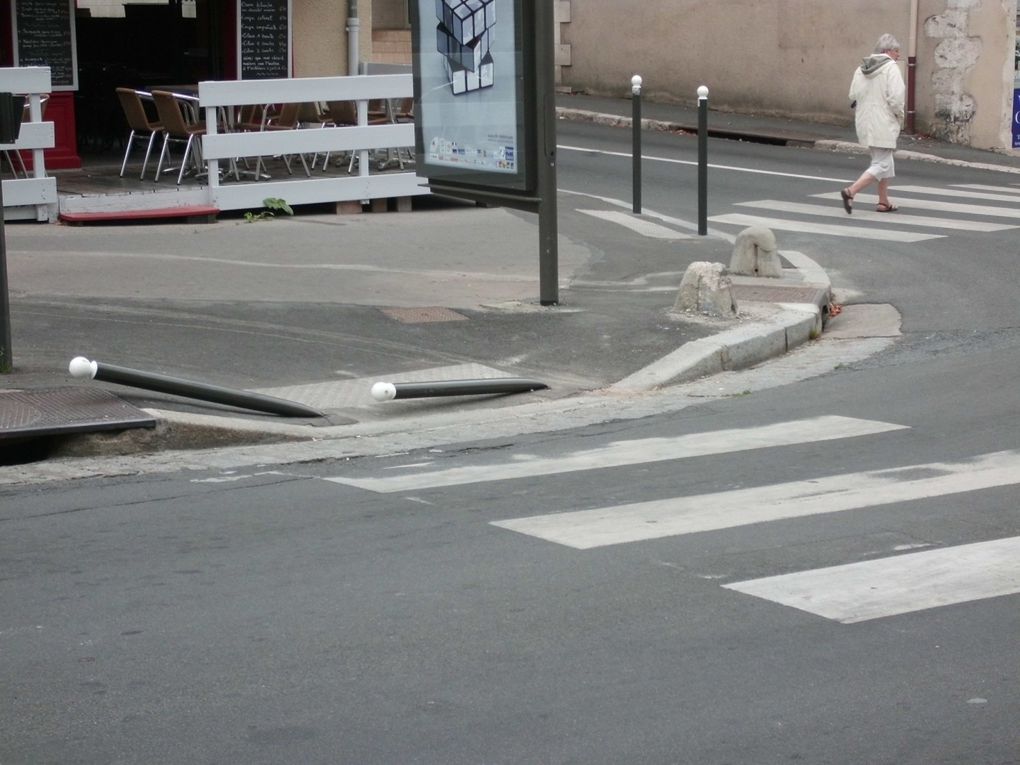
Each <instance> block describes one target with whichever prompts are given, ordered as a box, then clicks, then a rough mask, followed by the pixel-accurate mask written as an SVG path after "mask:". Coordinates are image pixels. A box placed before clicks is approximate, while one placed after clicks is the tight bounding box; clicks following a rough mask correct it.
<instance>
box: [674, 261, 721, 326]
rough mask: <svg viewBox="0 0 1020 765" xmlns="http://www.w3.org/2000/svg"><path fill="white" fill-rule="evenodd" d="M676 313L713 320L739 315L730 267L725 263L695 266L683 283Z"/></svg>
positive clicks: (696, 263)
mask: <svg viewBox="0 0 1020 765" xmlns="http://www.w3.org/2000/svg"><path fill="white" fill-rule="evenodd" d="M673 310H674V311H677V312H681V311H695V312H697V313H701V314H706V315H709V316H720V317H732V316H735V315H736V313H737V302H736V300H735V299H734V297H733V286H732V284H731V283H730V277H729V274H728V273H727V271H726V266H724V265H723V264H722V263H706V262H704V261H698V262H695V263H691V264H690V265H689V266H688V267H687V270H686V271H684V278H683V279H682V280H681V281H680V292H679V293H678V294H677V297H676V302H675V303H674V305H673Z"/></svg>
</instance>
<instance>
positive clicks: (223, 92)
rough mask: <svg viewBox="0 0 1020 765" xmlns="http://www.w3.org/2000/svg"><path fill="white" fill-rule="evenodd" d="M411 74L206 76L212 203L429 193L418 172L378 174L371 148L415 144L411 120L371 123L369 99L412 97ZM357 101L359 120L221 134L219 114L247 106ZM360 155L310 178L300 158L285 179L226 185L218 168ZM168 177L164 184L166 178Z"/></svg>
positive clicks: (230, 206)
mask: <svg viewBox="0 0 1020 765" xmlns="http://www.w3.org/2000/svg"><path fill="white" fill-rule="evenodd" d="M412 89H413V86H412V80H411V75H409V74H388V75H356V76H348V77H304V78H294V79H280V80H239V81H229V82H228V81H208V82H201V83H199V85H198V100H199V107H200V108H201V109H204V110H205V117H206V126H207V131H208V132H207V133H206V135H205V136H204V138H203V140H202V155H203V157H204V159H205V161H206V163H207V165H208V171H209V175H208V178H209V187H208V191H209V204H211V205H213V206H215V207H217V208H219V209H220V210H245V209H252V208H259V207H262V206H263V202H264V200H265V199H267V198H276V199H283V200H284V201H286V202H287V203H288V204H290V205H295V204H310V203H317V202H344V201H368V200H372V199H379V198H389V197H409V196H414V195H418V194H427V193H428V189H427V188H426V187H425V186H424V185H423V183H424V180H423V179H420V178H418V176H417V175H415V173H414V172H413V171H409V172H372V162H371V161H370V153H371V152H373V151H376V150H387V149H393V150H395V149H398V148H406V147H413V146H414V125H413V124H411V123H401V124H384V125H372V126H369V125H368V102H369V101H370V100H376V99H386V100H392V99H402V98H410V97H411V95H412ZM327 101H355V102H356V103H357V105H358V123H359V124H358V125H357V126H350V127H325V128H321V129H320V128H307V127H305V128H300V129H294V130H273V131H253V132H220V131H219V128H218V127H217V125H218V124H220V121H219V120H218V119H217V116H218V114H219V113H220V112H221V111H222V110H223V109H224V108H225V107H227V108H230V109H236V108H237V107H240V106H245V105H252V104H255V105H258V104H280V103H295V102H297V103H307V102H322V103H324V102H327ZM352 151H353V152H358V153H359V162H358V174H357V175H350V176H347V177H329V176H322V175H321V174H318V175H317V174H316V173H314V172H313V173H312V177H311V178H309V177H306V176H305V175H304V173H303V170H302V169H301V166H300V163H296V168H295V174H294V175H293V176H289V177H288V178H287V179H286V180H273V179H270V180H258V179H252V180H251V181H250V182H236V181H234V180H233V176H232V175H231V176H230V178H231V180H230V181H229V182H222V181H221V180H220V170H221V169H222V170H224V171H225V172H224V175H225V176H226V171H227V170H228V168H229V164H228V163H229V162H230V161H231V160H233V159H235V158H238V157H258V156H277V155H286V154H290V155H297V154H304V155H314V154H323V153H325V152H332V153H333V154H334V156H335V155H337V154H339V153H343V152H352ZM161 182H162V181H161Z"/></svg>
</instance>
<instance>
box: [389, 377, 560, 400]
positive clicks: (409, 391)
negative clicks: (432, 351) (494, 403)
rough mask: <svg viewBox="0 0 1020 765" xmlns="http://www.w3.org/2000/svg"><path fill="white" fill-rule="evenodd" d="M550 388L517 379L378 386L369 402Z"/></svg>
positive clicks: (533, 381) (532, 381)
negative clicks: (372, 399) (371, 400)
mask: <svg viewBox="0 0 1020 765" xmlns="http://www.w3.org/2000/svg"><path fill="white" fill-rule="evenodd" d="M548 387H549V386H548V385H546V384H545V383H541V382H537V381H536V380H524V379H522V378H520V377H495V378H490V379H487V380H441V381H438V382H406V383H388V382H377V383H376V384H375V385H373V386H372V398H374V399H375V400H376V401H389V400H391V399H394V398H425V397H429V396H483V395H486V394H490V393H527V392H528V391H533V390H544V389H546V388H548Z"/></svg>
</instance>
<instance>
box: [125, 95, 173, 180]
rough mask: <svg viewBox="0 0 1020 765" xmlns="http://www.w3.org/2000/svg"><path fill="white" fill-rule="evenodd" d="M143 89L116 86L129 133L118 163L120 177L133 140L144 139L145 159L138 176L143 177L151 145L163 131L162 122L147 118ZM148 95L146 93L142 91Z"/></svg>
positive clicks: (133, 143)
mask: <svg viewBox="0 0 1020 765" xmlns="http://www.w3.org/2000/svg"><path fill="white" fill-rule="evenodd" d="M143 93H144V91H140V90H134V89H132V88H117V98H118V99H119V100H120V107H121V109H123V110H124V119H126V120H127V124H128V127H129V128H130V129H131V134H130V135H128V140H127V149H125V151H124V161H123V162H121V163H120V177H121V178H123V177H124V171H125V170H126V169H127V163H128V157H129V156H130V155H131V149H133V148H134V145H135V141H146V147H145V159H144V160H143V161H142V172H141V174H140V175H139V176H138V177H139V178H144V177H145V168H147V167H148V166H149V157H150V156H151V154H152V146H153V144H154V143H155V142H156V136H157V135H159V134H161V133H162V132H163V123H162V122H160V121H159V120H152V119H149V115H148V113H146V111H145V104H144V103H143V102H142V95H143ZM144 94H145V95H146V96H148V94H147V93H144Z"/></svg>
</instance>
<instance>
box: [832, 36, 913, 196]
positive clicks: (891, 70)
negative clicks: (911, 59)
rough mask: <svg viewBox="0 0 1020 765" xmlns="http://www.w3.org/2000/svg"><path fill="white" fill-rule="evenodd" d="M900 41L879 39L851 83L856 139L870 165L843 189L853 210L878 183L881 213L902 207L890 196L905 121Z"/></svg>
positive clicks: (841, 193)
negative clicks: (861, 195) (857, 198)
mask: <svg viewBox="0 0 1020 765" xmlns="http://www.w3.org/2000/svg"><path fill="white" fill-rule="evenodd" d="M899 58H900V44H899V42H898V41H897V40H896V38H895V37H893V36H892V35H890V34H884V35H882V36H881V37H880V38H878V43H877V44H876V45H875V52H874V54H872V55H871V56H868V57H867V58H865V59H864V61H862V62H861V65H860V66H859V67H857V71H855V72H854V77H853V81H852V82H851V83H850V103H851V106H853V108H854V109H855V117H854V125H855V127H856V128H857V140H858V142H859V143H860V144H861V145H862V146H866V147H868V152H869V153H870V154H871V164H870V165H869V166H868V169H867V170H865V171H864V173H862V174H861V177H860V178H858V179H857V180H856V181H854V182H853V184H852V185H850V186H847V187H846V188H845V189H843V190H842V191H840V196H841V197H842V198H843V209H844V210H846V212H847V214H848V215H849V214H850V213H852V212H853V199H854V197H855V196H856V195H857V193H858V192H859V191H861V190H862V189H864V188H867V187H868V186H870V185H871V184H872V183H878V206H877V207H876V208H875V209H876V210H877V211H878V212H896V210H898V209H899V208H898V207H897V206H896V205H894V204H893V203H892V201H891V200H890V199H889V179H890V178H893V177H895V175H896V166H895V164H894V162H893V153H894V152H895V151H896V139H897V138H899V135H900V125H901V124H902V123H903V100H904V94H905V91H906V88H905V87H904V85H903V75H902V74H900V68H899V67H898V66H897V65H896V62H897V61H899Z"/></svg>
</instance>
